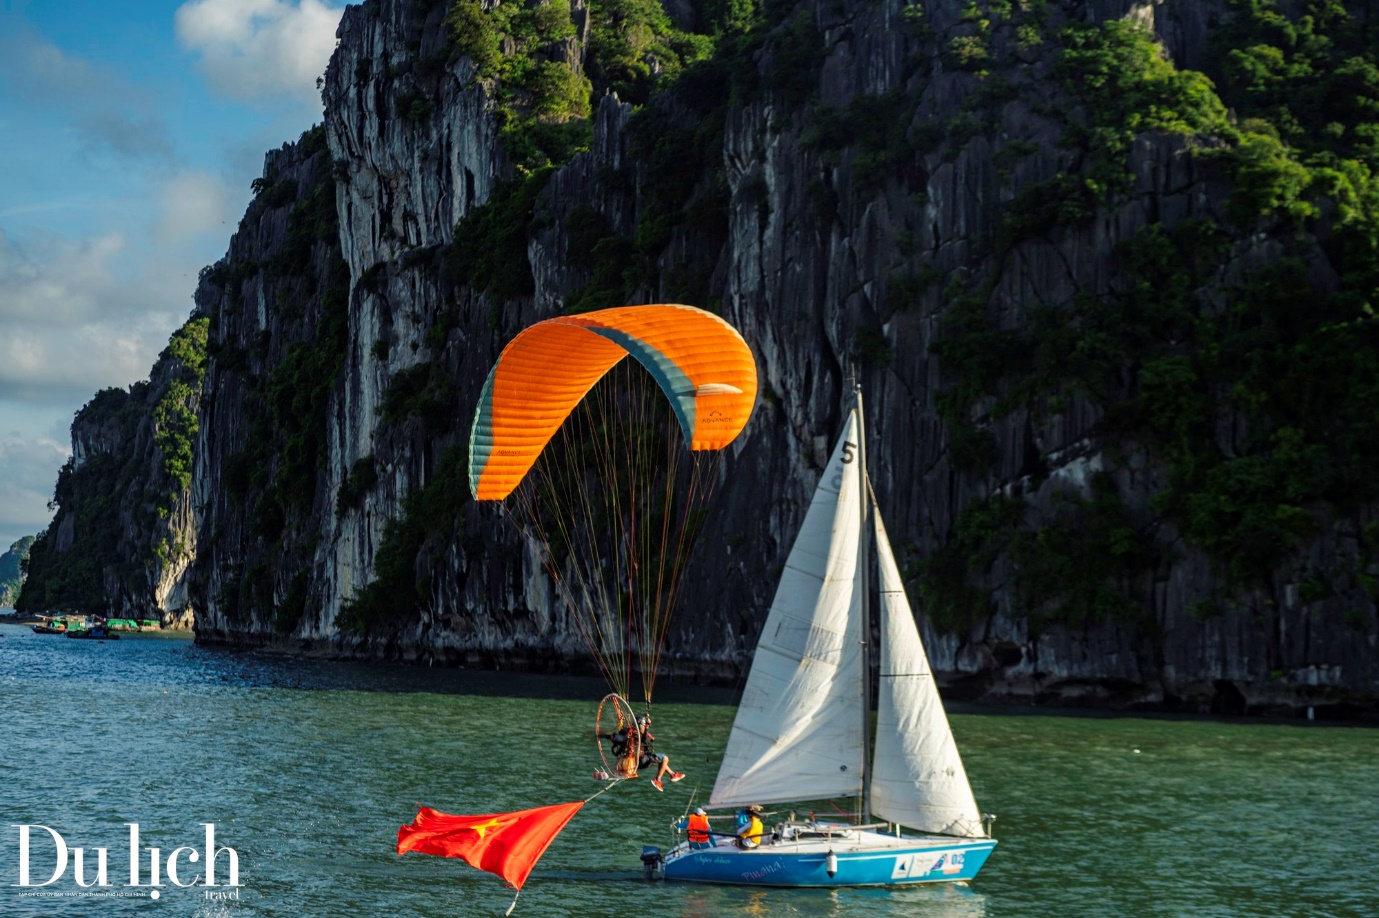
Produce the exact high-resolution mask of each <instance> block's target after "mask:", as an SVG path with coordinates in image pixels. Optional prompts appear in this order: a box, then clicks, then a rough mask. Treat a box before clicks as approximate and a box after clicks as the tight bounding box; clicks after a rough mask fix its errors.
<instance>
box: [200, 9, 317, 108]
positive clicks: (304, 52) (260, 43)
mask: <svg viewBox="0 0 1379 918" xmlns="http://www.w3.org/2000/svg"><path fill="white" fill-rule="evenodd" d="M342 12H343V9H342V8H339V7H332V6H327V5H326V4H324V3H322V2H320V0H300V2H299V3H293V2H290V0H191V2H190V3H184V4H183V5H182V6H180V7H178V9H177V14H176V18H175V26H176V31H177V40H178V42H179V43H180V44H181V45H182V46H183V47H184V48H187V49H188V50H190V51H193V52H195V53H197V54H199V55H201V62H202V66H203V68H204V69H205V71H206V75H207V77H208V79H209V80H210V83H211V85H212V86H213V87H214V88H215V89H216V90H218V91H220V92H223V93H225V94H227V95H230V96H233V97H235V98H239V99H249V98H254V97H257V96H270V95H276V94H280V93H289V94H292V95H295V96H298V97H300V98H302V99H304V100H310V101H311V102H312V103H313V104H316V105H319V104H320V99H319V95H318V94H317V89H316V78H317V77H319V76H320V75H321V74H323V73H325V70H326V64H327V63H329V61H330V55H331V53H332V52H333V51H334V50H335V29H336V26H338V25H339V24H340V14H341V13H342Z"/></svg>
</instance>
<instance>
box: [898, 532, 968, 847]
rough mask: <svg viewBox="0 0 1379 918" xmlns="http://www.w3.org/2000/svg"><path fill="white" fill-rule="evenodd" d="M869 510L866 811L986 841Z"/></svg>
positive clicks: (935, 689)
mask: <svg viewBox="0 0 1379 918" xmlns="http://www.w3.org/2000/svg"><path fill="white" fill-rule="evenodd" d="M872 509H873V513H874V515H875V519H876V562H877V566H878V567H879V568H880V574H881V580H880V597H881V661H880V670H879V677H880V678H879V680H878V686H879V695H878V698H877V705H876V753H875V755H874V757H873V759H872V772H871V798H870V802H871V810H872V812H873V813H874V814H875V815H878V816H880V817H881V818H883V819H887V820H889V821H891V822H898V823H901V824H903V825H907V826H911V827H913V828H915V829H919V830H921V831H924V832H937V833H941V834H944V835H958V836H965V837H968V838H985V837H986V832H985V831H983V828H982V818H981V812H980V811H979V810H978V809H977V801H976V800H975V799H974V798H973V796H972V787H971V785H970V784H968V781H967V772H966V771H965V770H964V769H963V767H962V759H961V758H960V757H959V756H958V747H957V744H956V743H955V742H954V741H953V732H952V730H950V729H949V726H948V716H947V715H946V714H945V713H944V710H943V702H942V701H941V700H940V699H939V694H938V687H937V686H936V685H935V684H934V675H933V671H932V670H930V668H929V658H928V655H927V654H925V652H924V645H923V644H922V643H921V642H920V639H919V629H918V628H916V627H915V619H914V613H913V612H912V611H911V610H910V602H909V600H908V599H907V598H906V596H905V586H904V584H903V583H902V582H901V579H900V571H899V570H898V569H897V568H896V564H895V555H894V554H892V553H891V543H890V540H889V539H887V538H886V527H885V526H884V525H882V523H881V514H880V512H879V511H877V510H876V508H875V507H873V508H872Z"/></svg>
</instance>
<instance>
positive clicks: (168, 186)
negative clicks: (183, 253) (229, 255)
mask: <svg viewBox="0 0 1379 918" xmlns="http://www.w3.org/2000/svg"><path fill="white" fill-rule="evenodd" d="M234 216H235V215H234V214H233V213H232V205H231V202H230V192H229V189H228V188H226V187H225V183H224V181H223V180H221V179H220V178H218V177H216V176H214V175H212V174H210V173H209V172H183V173H181V174H179V175H175V176H173V177H172V178H170V179H168V180H167V181H166V182H165V183H164V184H163V187H162V189H161V190H160V191H159V193H158V216H157V223H156V225H155V228H154V233H155V235H156V238H157V240H158V242H159V244H160V245H165V246H166V245H176V244H178V243H179V242H184V241H185V240H186V238H187V237H188V236H196V235H199V234H202V233H215V235H216V238H217V239H219V240H221V241H222V242H223V241H224V240H225V239H227V238H228V237H229V235H230V230H231V229H232V228H233V227H234V226H235V224H234V223H232V222H230V221H231V218H232V217H234ZM193 286H194V285H193Z"/></svg>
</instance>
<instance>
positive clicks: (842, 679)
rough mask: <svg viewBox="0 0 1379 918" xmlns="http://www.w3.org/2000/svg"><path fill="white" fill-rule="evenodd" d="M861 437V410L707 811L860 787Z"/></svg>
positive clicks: (761, 655)
mask: <svg viewBox="0 0 1379 918" xmlns="http://www.w3.org/2000/svg"><path fill="white" fill-rule="evenodd" d="M860 433H861V431H860V419H859V418H858V414H857V411H855V410H854V411H853V412H852V413H851V414H850V415H849V417H848V422H847V424H846V426H845V427H844V430H843V435H842V437H841V438H839V440H838V444H837V445H836V446H835V447H834V449H833V456H832V457H831V458H830V459H829V461H828V465H827V466H826V467H825V469H824V474H823V477H822V479H821V480H820V481H819V486H818V487H817V488H816V489H815V491H814V498H813V500H812V501H811V503H810V505H809V511H808V512H807V513H806V514H805V518H804V524H803V526H802V527H801V528H800V532H799V535H798V536H797V537H796V539H795V544H794V547H792V548H791V550H790V556H789V557H788V558H787V559H786V562H785V570H784V572H783V573H782V575H781V581H780V585H779V586H778V587H777V588H776V596H775V599H774V600H773V601H772V603H771V610H770V612H769V614H768V615H767V617H766V625H765V627H764V628H763V630H762V635H761V640H760V642H759V643H758V644H757V651H756V657H755V659H754V660H753V662H752V671H751V674H750V675H749V676H748V677H747V685H746V688H745V689H744V690H743V695H742V703H741V705H740V706H739V707H738V711H737V719H736V720H735V721H734V722H733V729H732V733H731V735H730V736H729V738H728V748H727V751H726V752H725V753H724V757H723V765H722V767H721V768H720V769H719V772H718V780H717V782H715V784H714V787H713V794H712V795H711V796H710V798H709V803H710V804H711V805H714V806H740V805H744V804H749V803H776V802H784V801H791V800H818V799H823V798H828V797H843V796H858V795H860V794H861V792H862V771H863V767H864V759H865V749H864V745H863V744H864V739H863V736H862V730H863V724H864V718H863V714H862V705H861V696H860V695H859V694H858V692H859V690H860V686H861V685H862V681H863V672H862V665H863V657H862V647H861V640H862V628H861V621H860V619H861V614H860V610H861V605H862V603H861V590H862V589H864V588H865V586H866V584H865V581H864V580H863V579H859V578H858V577H857V549H858V539H859V537H860V535H861V529H862V507H861V501H862V500H863V493H862V475H861V471H860V466H861V463H860V462H859V461H858V460H859V458H860V457H859V452H858V443H859V442H860V441H859V436H860Z"/></svg>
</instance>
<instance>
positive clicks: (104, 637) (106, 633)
mask: <svg viewBox="0 0 1379 918" xmlns="http://www.w3.org/2000/svg"><path fill="white" fill-rule="evenodd" d="M67 636H68V637H69V638H87V639H89V640H93V641H118V640H119V639H120V636H119V635H118V634H116V633H115V632H113V631H111V630H110V629H109V628H107V627H105V626H104V625H92V626H91V627H90V628H78V629H76V630H73V631H68V632H67Z"/></svg>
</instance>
